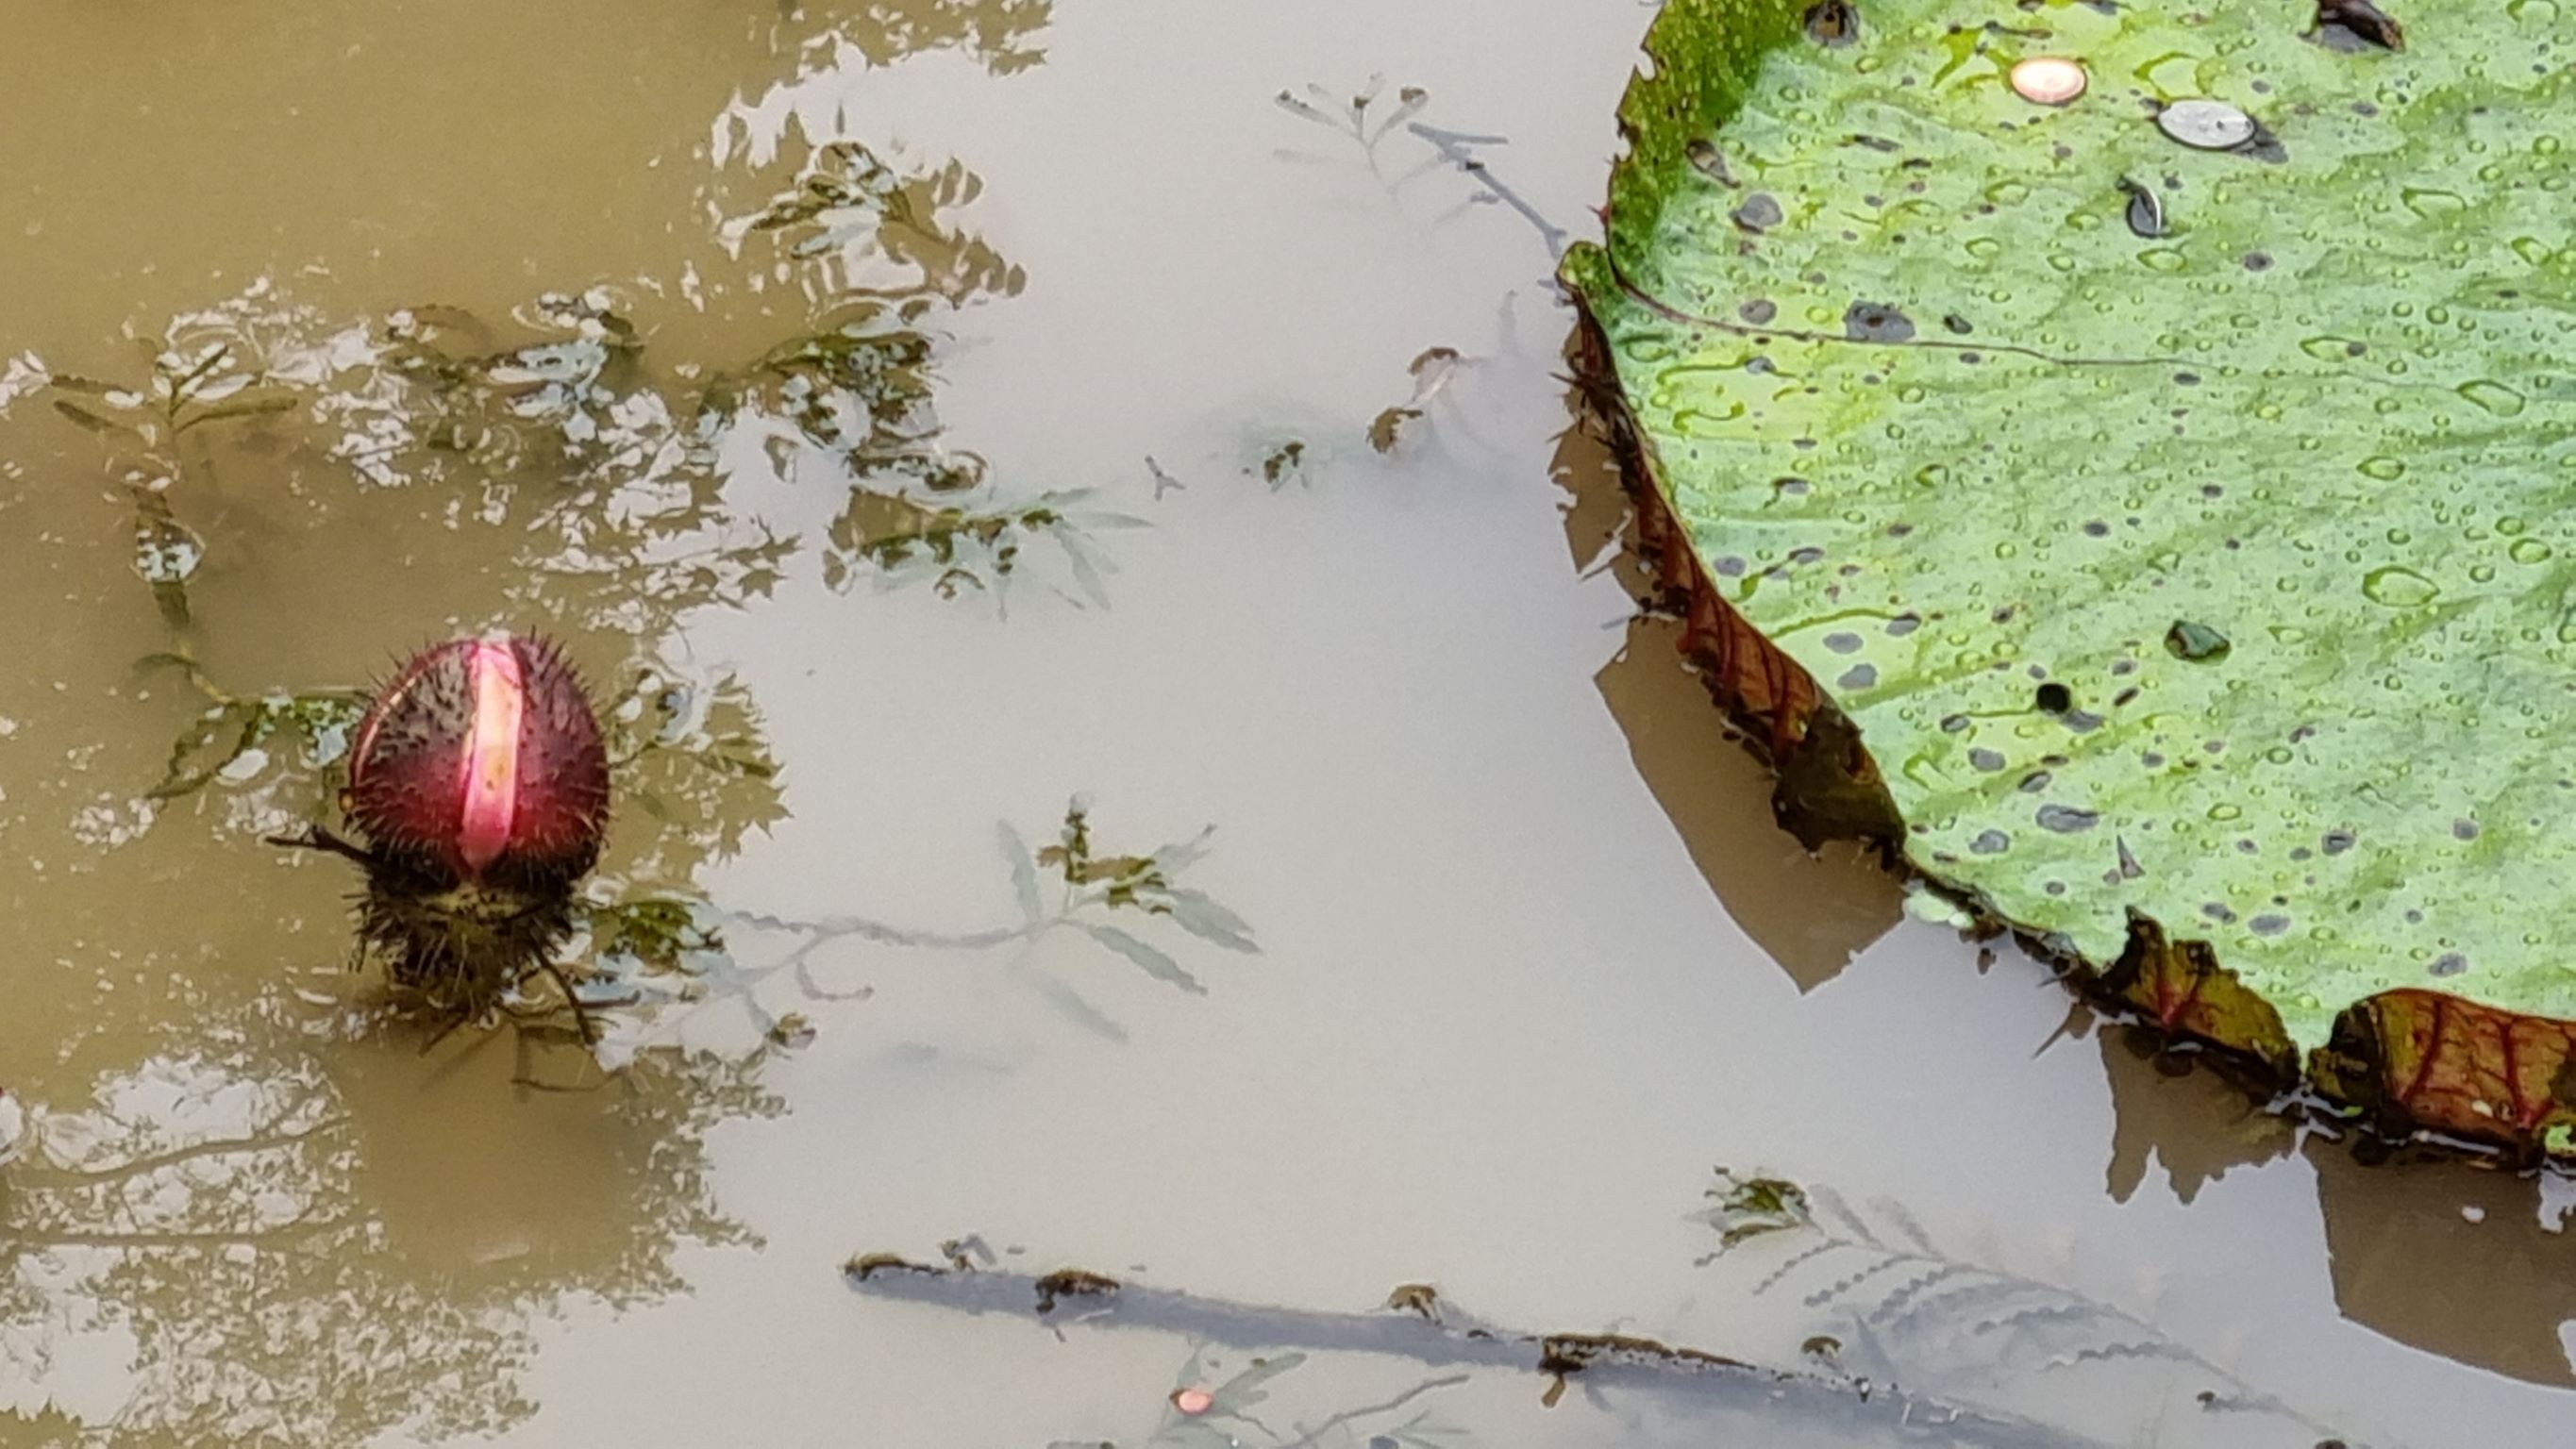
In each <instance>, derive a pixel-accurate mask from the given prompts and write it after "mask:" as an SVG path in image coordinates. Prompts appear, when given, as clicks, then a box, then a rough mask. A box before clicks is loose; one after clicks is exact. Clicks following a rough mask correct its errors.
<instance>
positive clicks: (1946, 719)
mask: <svg viewBox="0 0 2576 1449" xmlns="http://www.w3.org/2000/svg"><path fill="white" fill-rule="evenodd" d="M1967 727H1968V717H1967V716H1966V715H1964V714H1945V715H1943V716H1941V733H1943V734H1945V735H1955V734H1957V733H1958V732H1959V731H1961V730H1963V729H1966V728H1967Z"/></svg>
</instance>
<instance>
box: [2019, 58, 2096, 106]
mask: <svg viewBox="0 0 2576 1449" xmlns="http://www.w3.org/2000/svg"><path fill="white" fill-rule="evenodd" d="M2090 84H2092V80H2091V78H2090V77H2088V76H2086V75H2085V73H2084V63H2083V62H2082V61H2077V60H2069V59H2068V58H2066V57H2065V56H2062V55H2034V56H2032V57H2031V58H2030V59H2028V60H2025V61H2023V62H2021V63H2020V64H2019V65H2016V66H2014V67H2013V68H2012V88H2013V94H2014V95H2017V96H2019V97H2021V98H2022V99H2023V100H2025V101H2028V102H2030V103H2031V104H2032V105H2035V106H2062V105H2065V104H2067V103H2068V102H2070V101H2072V100H2074V99H2075V98H2076V97H2077V96H2080V95H2082V94H2084V88H2085V87H2086V86H2088V85H2090Z"/></svg>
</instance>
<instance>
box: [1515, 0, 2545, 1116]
mask: <svg viewBox="0 0 2576 1449" xmlns="http://www.w3.org/2000/svg"><path fill="white" fill-rule="evenodd" d="M2561 16H2562V7H2561V6H2560V5H2558V4H2554V3H2552V0H2509V3H2502V0H2500V3H2497V4H2492V5H2480V6H2427V7H2424V8H2423V9H2422V10H2421V11H2420V12H2408V13H2404V14H2402V15H2401V16H2400V18H2401V19H2402V20H2403V21H2404V22H2405V26H2404V31H2403V36H2402V41H2403V48H2402V49H2387V48H2382V47H2378V46H2373V45H2370V44H2367V43H2365V42H2364V41H2363V40H2360V39H2356V38H2355V37H2354V36H2353V35H2351V34H2349V33H2346V32H2345V31H2342V30H2336V31H2333V32H2331V33H2321V34H2317V35H2308V34H2303V33H2302V32H2306V31H2309V30H2311V29H2313V28H2314V21H2315V10H2314V7H2313V5H2312V3H2310V0H2261V3H2255V4H2247V5H2230V6H2212V7H2207V8H2206V9H2205V10H2192V9H2189V8H2187V7H2181V6H2154V7H2142V6H2134V5H2119V6H2113V5H2109V4H2100V5H2098V6H2097V5H2093V4H2085V3H2061V0H2020V3H2018V4H2016V3H2012V0H1972V3H1965V4H1963V3H1960V0H1869V3H1867V4H1866V5H1865V6H1864V7H1863V8H1861V9H1860V10H1859V12H1858V19H1857V23H1856V34H1850V33H1844V34H1840V35H1829V36H1828V38H1832V39H1835V40H1837V41H1838V42H1839V43H1835V44H1830V45H1828V44H1822V43H1819V42H1818V39H1817V38H1816V35H1815V27H1814V26H1813V24H1812V23H1802V20H1810V18H1809V17H1806V16H1804V15H1803V13H1802V10H1801V8H1800V0H1671V3H1670V4H1668V5H1667V6H1666V8H1665V10H1664V12H1663V14H1662V15H1661V17H1660V18H1659V19H1658V21H1657V23H1656V25H1655V28H1654V30H1653V33H1652V34H1651V36H1650V37H1649V39H1648V42H1647V45H1648V49H1649V51H1650V52H1651V56H1652V66H1651V70H1650V73H1648V74H1645V75H1642V76H1641V77H1640V78H1639V79H1638V80H1637V81H1636V82H1635V83H1634V84H1633V85H1632V86H1631V88H1630V91H1629V94H1628V97H1627V100H1626V103H1625V106H1624V108H1623V112H1622V116H1623V120H1624V122H1625V124H1626V128H1627V129H1628V131H1629V134H1630V150H1629V154H1628V155H1627V156H1626V158H1625V159H1624V160H1622V161H1621V162H1620V163H1619V166H1618V168H1617V171H1616V174H1615V177H1614V180H1613V183H1612V193H1611V206H1610V210H1609V213H1608V239H1607V242H1606V244H1605V245H1604V246H1601V247H1587V248H1581V249H1578V250H1577V251H1576V252H1574V253H1573V254H1572V255H1571V256H1570V257H1569V259H1568V261H1567V264H1566V278H1567V281H1568V283H1569V285H1570V286H1571V288H1572V289H1573V290H1574V292H1575V293H1576V295H1577V296H1578V298H1579V299H1580V301H1581V302H1582V304H1583V307H1584V309H1585V312H1586V314H1587V316H1588V318H1589V325H1588V327H1587V336H1588V339H1589V342H1590V345H1591V347H1592V348H1593V350H1594V352H1595V354H1596V356H1595V358H1594V361H1595V362H1596V363H1597V364H1598V365H1599V366H1600V367H1601V368H1603V370H1604V371H1605V372H1606V373H1607V374H1608V375H1609V380H1610V381H1613V382H1615V385H1616V386H1615V389H1605V391H1612V392H1614V393H1615V396H1614V398H1613V403H1614V406H1613V408H1612V411H1613V414H1614V422H1615V424H1616V425H1617V426H1618V427H1619V428H1620V429H1621V430H1623V431H1624V432H1625V433H1626V434H1627V437H1626V439H1625V441H1627V442H1628V443H1629V444H1630V445H1631V448H1632V462H1633V463H1634V464H1635V465H1636V472H1637V473H1638V474H1639V475H1640V480H1639V481H1640V482H1641V484H1651V487H1642V488H1641V491H1642V492H1643V493H1644V495H1645V497H1646V501H1647V502H1648V504H1649V507H1648V509H1647V512H1648V514H1649V517H1648V518H1647V520H1646V523H1647V527H1646V529H1645V532H1646V535H1647V540H1648V543H1649V546H1650V549H1651V550H1653V551H1655V552H1657V553H1658V554H1659V556H1660V557H1661V560H1662V562H1664V564H1665V565H1666V570H1667V573H1668V575H1670V576H1671V577H1673V578H1674V580H1675V581H1676V582H1679V583H1681V584H1683V585H1684V586H1685V587H1686V588H1687V589H1688V590H1690V592H1691V594H1692V599H1693V612H1694V618H1693V628H1692V629H1691V631H1690V632H1691V637H1692V641H1693V647H1694V648H1695V650H1696V651H1697V652H1698V653H1699V655H1700V656H1701V659H1702V662H1703V663H1704V664H1706V665H1709V666H1711V672H1712V673H1713V674H1714V675H1715V676H1716V678H1715V679H1714V680H1713V683H1714V685H1715V686H1716V687H1717V688H1718V690H1719V692H1720V693H1721V695H1722V696H1724V697H1725V698H1726V699H1727V700H1728V701H1729V702H1730V703H1731V704H1732V705H1733V706H1734V707H1735V708H1736V710H1737V712H1738V713H1739V714H1740V715H1742V716H1744V717H1745V718H1746V720H1747V722H1748V723H1749V724H1751V725H1753V726H1754V727H1755V730H1756V733H1757V735H1758V736H1759V737H1760V738H1761V740H1762V742H1764V743H1766V744H1768V745H1769V746H1770V747H1771V750H1772V753H1773V754H1774V756H1775V758H1776V759H1777V760H1778V761H1779V762H1780V763H1781V765H1782V767H1783V770H1784V774H1786V775H1788V776H1789V777H1790V779H1789V781H1788V787H1787V789H1786V790H1785V792H1784V800H1785V803H1786V805H1787V806H1788V807H1789V813H1790V814H1791V816H1792V817H1793V823H1798V822H1797V817H1799V816H1800V815H1801V813H1802V811H1803V813H1804V814H1805V815H1807V816H1809V817H1814V816H1818V815H1821V816H1822V817H1823V819H1824V824H1825V825H1826V826H1827V827H1831V828H1838V829H1844V830H1860V831H1863V832H1865V833H1867V832H1874V833H1879V834H1881V835H1884V836H1886V837H1888V838H1890V839H1892V840H1894V841H1895V842H1897V843H1898V844H1899V845H1900V848H1901V850H1902V852H1903V855H1904V857H1905V859H1906V861H1907V862H1908V863H1909V864H1910V865H1911V866H1913V867H1914V868H1915V869H1917V870H1919V871H1920V872H1922V873H1923V874H1925V875H1926V876H1929V877H1931V878H1932V879H1933V880H1935V881H1937V882H1940V883H1942V884H1944V885H1946V886H1948V887H1950V888H1952V889H1953V890H1955V891H1957V892H1959V893H1960V894H1962V895H1964V896H1966V897H1968V898H1970V899H1971V900H1972V901H1974V902H1975V903H1976V904H1977V905H1979V906H1980V907H1981V908H1982V909H1984V910H1985V911H1986V912H1988V913H1989V914H1991V915H1992V916H1993V917H1995V918H1997V919H1999V920H2001V921H2004V922H2007V923H2009V924H2011V925H2013V926H2015V927H2018V928H2021V929H2023V930H2025V931H2027V932H2029V933H2031V934H2033V935H2035V936H2037V937H2039V938H2041V939H2043V940H2045V941H2046V942H2047V943H2048V944H2049V945H2051V946H2052V947H2054V948H2055V949H2056V950H2058V951H2059V952H2060V953H2061V954H2063V955H2064V956H2065V957H2066V958H2067V959H2069V960H2070V961H2073V962H2075V963H2077V965H2078V966H2079V967H2080V968H2082V969H2083V970H2084V971H2085V973H2086V974H2087V976H2088V978H2089V979H2091V980H2092V981H2093V982H2094V983H2095V984H2096V985H2098V986H2100V987H2102V988H2103V989H2105V990H2107V991H2109V992H2112V993H2114V994H2118V995H2123V996H2125V997H2126V998H2127V999H2128V1000H2130V1001H2132V1002H2133V1003H2135V1004H2136V1005H2138V1006H2139V1007H2141V1008H2142V1009H2144V1010H2145V1011H2147V1012H2148V1013H2149V1014H2150V1015H2152V1016H2153V1017H2154V1018H2156V1019H2157V1020H2159V1021H2160V1022H2161V1023H2162V1024H2163V1025H2165V1026H2166V1027H2167V1028H2169V1029H2171V1030H2174V1031H2176V1032H2178V1033H2181V1034H2185V1035H2190V1036H2197V1037H2200V1038H2203V1039H2206V1040H2209V1041H2214V1042H2218V1043H2221V1044H2223V1045H2226V1046H2229V1047H2233V1048H2235V1049H2237V1050H2239V1051H2241V1052H2244V1053H2247V1054H2249V1055H2251V1056H2252V1057H2254V1058H2256V1059H2258V1060H2261V1061H2264V1062H2267V1063H2270V1064H2272V1065H2274V1066H2276V1067H2279V1068H2281V1069H2282V1070H2284V1071H2285V1072H2286V1071H2289V1070H2294V1069H2295V1068H2296V1066H2297V1065H2298V1064H2299V1062H2300V1061H2301V1059H2302V1055H2303V1054H2307V1053H2314V1055H2313V1056H2312V1057H2310V1058H2309V1061H2310V1065H2311V1066H2312V1068H2313V1075H2314V1076H2315V1078H2316V1079H2318V1080H2319V1081H2320V1082H2321V1083H2322V1084H2324V1085H2326V1086H2327V1087H2328V1088H2329V1089H2330V1090H2333V1091H2335V1092H2337V1093H2339V1094H2340V1095H2341V1096H2342V1098H2343V1099H2344V1100H2346V1101H2349V1102H2355V1103H2359V1104H2364V1105H2375V1106H2379V1107H2382V1108H2385V1109H2386V1110H2387V1111H2388V1112H2389V1113H2390V1115H2391V1116H2392V1117H2393V1118H2395V1119H2397V1120H2401V1121H2411V1122H2414V1123H2417V1124H2420V1125H2427V1126H2435V1127H2443V1128H2448V1129H2453V1130H2458V1131H2465V1132H2470V1133H2474V1134H2476V1135H2479V1136H2483V1137H2486V1138H2489V1139H2491V1140H2498V1141H2504V1142H2508V1143H2511V1144H2514V1145H2517V1146H2521V1147H2525V1148H2529V1147H2532V1146H2535V1145H2537V1144H2539V1143H2540V1142H2541V1141H2542V1140H2543V1139H2545V1138H2547V1137H2549V1136H2550V1135H2551V1134H2553V1133H2556V1134H2558V1135H2560V1136H2562V1137H2563V1136H2564V1134H2565V1131H2566V1128H2565V1125H2564V1124H2566V1123H2568V1122H2570V1121H2576V1091H2571V1090H2570V1089H2569V1086H2568V1084H2567V1082H2562V1078H2566V1079H2568V1081H2569V1082H2576V1073H2566V1072H2562V1071H2561V1070H2560V1069H2561V1067H2563V1066H2564V1065H2565V1064H2566V1063H2567V1062H2568V1061H2569V1057H2570V1054H2569V1049H2568V1041H2569V1034H2568V1033H2567V1032H2566V1031H2562V1030H2560V1029H2558V1028H2557V1027H2556V1026H2555V1025H2554V1023H2553V1022H2552V1021H2551V1020H2549V1019H2556V1020H2558V1021H2565V1020H2576V931H2571V930H2570V929H2569V928H2568V927H2567V925H2566V924H2565V913H2564V910H2563V908H2562V897H2563V892H2564V889H2565V886H2566V883H2567V882H2568V881H2569V880H2571V878H2576V814H2571V810H2576V513H2571V511H2570V509H2569V507H2568V504H2569V503H2570V502H2576V165H2571V162H2570V159H2569V155H2568V153H2567V151H2566V148H2565V146H2564V145H2563V144H2562V141H2563V138H2566V137H2569V136H2576V21H2571V20H2568V19H2562V18H2561ZM1827 29H1828V31H1831V30H1833V27H1827ZM1843 29H1844V30H1845V31H1846V32H1848V31H1849V30H1850V29H1851V27H1849V26H1846V27H1843ZM2038 55H2061V56H2069V57H2075V58H2078V59H2080V60H2081V61H2082V62H2083V63H2084V64H2085V66H2086V67H2087V69H2088V71H2089V75H2090V79H2091V85H2090V89H2089V90H2088V91H2087V92H2086V93H2085V94H2084V95H2083V96H2081V97H2080V98H2078V99H2077V100H2075V101H2074V102H2073V103H2072V104H2068V105H2065V106H2062V107H2046V106H2040V105H2035V104H2033V103H2031V102H2029V101H2026V100H2023V99H2022V98H2021V97H2019V96H2018V95H2016V94H2015V92H2014V90H2013V88H2012V86H2011V84H2010V83H2009V72H2010V69H2011V67H2012V66H2013V65H2014V63H2015V62H2016V61H2018V60H2020V59H2023V58H2026V57H2031V56H2038ZM2204 97H2205V98H2212V99H2216V100H2218V101H2222V102H2225V103H2227V104H2229V105H2232V106H2235V107H2237V108H2239V109H2241V110H2242V111H2243V112H2245V113H2246V114H2247V115H2248V116H2250V117H2251V118H2252V119H2253V120H2254V121H2255V122H2256V123H2257V127H2256V133H2255V135H2254V136H2253V137H2252V139H2251V140H2250V141H2249V142H2248V143H2247V144H2245V145H2243V146H2241V147H2239V148H2237V149H2234V150H2197V149H2192V148H2190V147H2188V146H2185V145H2183V144H2180V143H2178V142H2177V141H2176V140H2174V139H2172V138H2170V137H2168V136H2167V135H2166V134H2165V133H2164V132H2163V130H2162V129H2160V127H2159V125H2158V120H2157V117H2158V113H2159V111H2160V109H2161V108H2163V107H2165V106H2169V105H2171V104H2173V103H2175V102H2178V101H2181V100H2185V99H2194V98H2204ZM1806 823H1808V824H1810V825H1812V824H1813V823H1814V821H1813V819H1812V818H1811V819H1809V820H1808V821H1807V822H1806ZM2445 1002H2449V1003H2454V1004H2455V1005H2456V1009H2453V1008H2451V1007H2445V1006H2443V1005H2442V1003H2445ZM2330 1039H2331V1041H2332V1044H2333V1045H2332V1049H2331V1050H2320V1049H2321V1048H2326V1047H2327V1046H2328V1043H2329V1041H2330Z"/></svg>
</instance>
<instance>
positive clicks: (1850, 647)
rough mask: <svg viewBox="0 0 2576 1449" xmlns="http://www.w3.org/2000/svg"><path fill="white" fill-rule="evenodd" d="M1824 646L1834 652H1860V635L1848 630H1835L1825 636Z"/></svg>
mask: <svg viewBox="0 0 2576 1449" xmlns="http://www.w3.org/2000/svg"><path fill="white" fill-rule="evenodd" d="M1825 647H1826V648H1828V649H1831V650H1832V651H1834V652H1835V653H1836V654H1857V653H1859V652H1860V636H1859V635H1858V634H1854V633H1850V632H1848V631H1837V632H1835V633H1832V634H1828V635H1826V636H1825Z"/></svg>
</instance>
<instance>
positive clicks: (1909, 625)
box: [1887, 614, 1923, 639]
mask: <svg viewBox="0 0 2576 1449" xmlns="http://www.w3.org/2000/svg"><path fill="white" fill-rule="evenodd" d="M1922 627H1923V617H1922V616H1921V615H1920V614H1899V615H1897V616H1896V617H1895V618H1893V619H1890V620H1888V621H1887V632H1888V635H1889V637H1891V638H1896V639H1902V638H1904V637H1905V636H1906V635H1908V634H1911V633H1913V632H1914V631H1915V630H1917V629H1920V628H1922Z"/></svg>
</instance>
